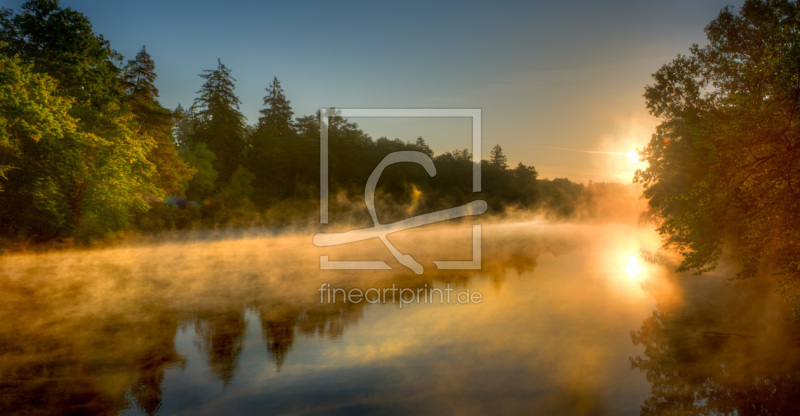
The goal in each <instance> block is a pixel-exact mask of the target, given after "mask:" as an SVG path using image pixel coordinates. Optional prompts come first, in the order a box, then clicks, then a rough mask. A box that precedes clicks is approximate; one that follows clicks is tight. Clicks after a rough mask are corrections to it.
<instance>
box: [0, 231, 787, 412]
mask: <svg viewBox="0 0 800 416" xmlns="http://www.w3.org/2000/svg"><path fill="white" fill-rule="evenodd" d="M457 233H458V232H456V231H450V230H435V231H430V232H427V234H425V233H417V234H416V235H415V234H413V233H409V234H410V235H409V236H408V237H406V239H405V240H404V239H399V238H398V239H396V241H395V239H394V238H393V242H395V244H396V245H397V246H398V247H399V248H400V249H401V250H403V251H406V252H412V251H414V249H416V250H417V251H416V252H426V253H427V252H431V253H432V252H436V253H437V255H440V254H441V252H442V250H443V249H444V250H445V251H446V250H451V251H452V253H451V254H452V255H451V258H452V257H453V256H455V257H458V256H459V255H461V254H463V253H464V250H468V247H466V246H464V247H461V246H459V245H457V244H450V243H448V241H449V240H448V239H446V238H444V237H442V236H443V235H444V236H447V237H452V236H454V235H455V234H457ZM420 241H424V242H425V243H420ZM443 247H444V248H443ZM657 247H658V243H657V239H655V237H654V236H653V235H652V233H649V232H646V231H642V230H639V229H634V228H628V227H621V226H620V227H610V226H609V227H589V226H584V227H578V226H575V227H571V226H541V225H530V224H512V225H504V226H493V227H486V228H485V231H484V242H483V248H484V254H483V259H484V264H483V270H482V271H481V272H448V273H445V272H436V271H426V273H425V274H424V275H422V276H416V275H413V274H411V275H409V274H407V273H404V272H403V271H400V270H398V271H395V272H366V271H365V272H332V271H325V272H320V271H319V270H318V267H317V265H318V256H319V255H320V252H319V251H318V250H317V249H316V248H314V247H313V246H311V244H310V239H309V237H308V236H299V237H279V238H276V237H270V238H239V239H231V240H220V241H205V242H182V243H181V242H179V243H170V244H161V245H153V246H141V247H125V248H113V249H106V250H94V251H85V252H65V253H64V252H62V253H53V254H47V255H17V256H6V257H2V258H0V262H2V269H0V293H2V303H1V304H0V322H2V324H0V413H2V414H19V415H23V414H25V415H28V414H34V415H35V414H76V415H78V414H131V415H134V414H220V413H223V414H226V413H227V414H270V413H284V414H370V413H384V414H409V413H414V414H437V415H438V414H487V413H491V414H545V415H553V414H570V415H572V414H577V415H605V414H609V415H611V414H614V415H616V414H639V413H640V412H641V413H643V414H782V413H783V414H795V413H797V409H798V407H797V405H796V403H797V393H798V386H800V384H798V380H797V377H798V375H797V374H798V373H797V370H798V369H799V368H800V366H799V365H798V359H799V356H798V348H797V340H796V339H795V338H794V336H793V334H794V333H795V332H796V327H795V326H793V324H788V323H785V322H783V321H782V315H781V312H780V308H777V307H775V305H774V304H773V303H774V302H778V300H777V299H779V298H778V297H776V296H774V295H773V294H772V293H771V292H769V291H764V290H762V289H754V288H749V289H748V291H747V293H750V294H751V296H749V297H743V296H741V294H742V293H745V291H744V290H740V289H741V288H737V287H735V286H733V285H724V284H723V283H722V282H721V280H720V279H710V280H704V281H702V282H703V283H700V282H701V281H700V280H691V279H690V277H686V276H674V275H672V274H671V273H669V272H667V271H666V270H668V268H669V267H671V265H669V264H667V263H669V262H664V263H665V264H664V267H662V266H661V265H659V264H656V263H651V264H648V265H647V266H646V268H647V270H646V271H645V272H644V274H643V275H642V276H640V277H639V278H638V279H633V280H632V279H630V277H628V275H626V274H625V273H624V272H621V271H620V269H621V268H623V267H624V266H625V263H626V261H627V259H628V257H629V256H630V255H636V254H639V253H640V250H655V249H656V248H657ZM379 248H380V247H379ZM384 251H385V250H376V249H375V248H374V247H372V246H370V245H368V244H364V245H363V246H356V247H355V252H349V254H350V255H352V256H353V258H366V257H370V258H372V257H375V256H377V257H379V258H380V257H381V256H383V257H384V258H386V257H387V253H385V252H384ZM342 255H343V254H342ZM387 262H388V263H390V264H391V261H390V256H389V257H388V258H387ZM423 264H426V265H429V264H430V263H429V262H427V261H423ZM695 279H696V278H695ZM323 283H331V284H333V285H336V286H340V287H347V288H350V287H358V288H367V287H378V288H385V287H389V286H391V285H393V284H394V285H397V286H398V287H407V288H421V287H425V286H427V287H444V286H445V285H447V284H450V285H451V286H453V287H455V288H456V289H457V290H463V289H466V288H469V289H470V290H473V291H476V290H477V291H480V292H481V293H482V294H483V298H484V300H483V302H481V303H480V304H477V305H460V304H456V305H447V304H445V305H441V304H420V305H408V306H406V307H404V308H403V309H399V308H398V306H397V305H392V304H384V305H380V304H379V305H370V304H367V303H360V304H341V303H339V304H328V303H325V304H322V303H320V301H319V292H318V288H319V287H320V285H321V284H323ZM654 310H655V312H653V311H654ZM637 328H638V329H637ZM632 330H633V332H632ZM631 340H633V342H631ZM636 370H639V371H636Z"/></svg>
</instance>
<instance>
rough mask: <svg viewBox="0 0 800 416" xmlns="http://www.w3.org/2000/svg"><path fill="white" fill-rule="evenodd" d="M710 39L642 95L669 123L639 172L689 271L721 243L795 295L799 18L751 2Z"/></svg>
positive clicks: (744, 269) (725, 17)
mask: <svg viewBox="0 0 800 416" xmlns="http://www.w3.org/2000/svg"><path fill="white" fill-rule="evenodd" d="M706 34H707V37H708V41H709V43H708V45H707V46H704V47H699V46H698V45H694V46H692V48H691V49H690V54H689V55H685V56H678V57H677V58H676V59H675V60H674V61H672V62H671V63H669V64H667V65H665V66H663V67H662V68H661V69H660V70H658V71H657V72H656V73H655V74H654V75H653V78H654V80H655V83H654V84H653V85H651V86H648V87H647V88H646V91H645V98H646V100H647V106H648V109H649V110H650V112H651V113H652V114H653V115H655V116H657V117H660V118H661V119H662V122H661V124H660V125H659V126H658V127H657V129H656V132H655V134H654V135H653V137H652V139H651V141H650V143H649V144H648V146H647V148H646V149H644V151H643V156H644V157H645V159H646V160H647V161H648V162H649V167H648V168H647V169H646V170H644V171H640V172H638V173H637V180H638V181H640V182H642V183H643V184H644V186H645V196H646V197H647V198H648V199H649V205H650V210H649V214H650V217H651V218H652V219H653V220H655V221H656V223H657V224H658V226H659V228H658V229H659V232H660V233H661V234H662V236H663V237H664V239H665V243H666V244H667V245H668V246H674V247H676V248H678V249H679V250H680V251H681V253H682V254H683V256H684V261H683V263H682V264H681V267H680V269H681V270H694V271H697V272H704V271H709V270H712V269H714V268H715V267H716V265H717V262H718V260H719V258H720V255H721V254H722V249H723V243H724V244H725V245H726V247H729V248H730V249H731V251H732V252H733V253H734V254H735V257H736V258H737V259H739V260H740V261H741V268H740V270H739V273H738V275H737V276H738V277H741V278H746V277H752V276H755V275H756V274H758V273H759V272H779V273H782V274H784V275H785V276H787V277H789V278H790V279H788V280H786V283H787V284H788V286H787V287H786V288H787V289H791V288H792V287H795V288H796V287H797V283H796V282H797V281H798V278H800V246H799V244H800V238H798V237H800V236H799V235H798V232H800V231H798V230H800V215H798V213H799V212H800V172H799V171H798V146H799V143H798V116H800V114H799V113H800V112H798V111H797V110H798V105H799V104H800V102H799V101H798V100H799V99H800V9H799V8H798V5H797V3H795V2H791V1H783V0H768V1H761V0H748V1H746V2H745V4H744V5H743V6H742V8H741V10H739V11H738V12H735V11H734V10H732V9H730V8H726V9H724V10H722V12H721V13H720V14H719V16H718V17H717V18H716V19H715V20H714V21H712V22H711V23H710V24H709V25H708V26H707V27H706ZM772 265H774V266H775V267H774V268H771V269H770V267H769V266H772ZM765 266H767V267H765ZM767 269H770V270H767ZM790 292H791V290H790ZM790 295H791V293H790ZM792 296H796V295H792ZM797 317H800V315H796V316H795V318H797Z"/></svg>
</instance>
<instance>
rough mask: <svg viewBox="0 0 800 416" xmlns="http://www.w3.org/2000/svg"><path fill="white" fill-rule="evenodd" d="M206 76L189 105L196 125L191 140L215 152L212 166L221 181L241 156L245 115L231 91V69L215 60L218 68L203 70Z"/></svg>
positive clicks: (232, 87) (232, 171)
mask: <svg viewBox="0 0 800 416" xmlns="http://www.w3.org/2000/svg"><path fill="white" fill-rule="evenodd" d="M200 77H201V78H203V79H205V80H206V82H205V83H204V84H203V86H202V88H200V91H198V92H197V93H198V94H200V96H199V97H198V98H196V99H195V101H194V105H192V111H195V112H196V113H197V118H198V120H197V121H198V125H197V129H196V130H195V132H194V134H193V135H192V138H191V141H192V142H194V143H205V144H206V145H207V146H208V148H209V150H211V151H212V152H213V153H214V155H215V156H216V160H215V161H214V169H215V170H216V171H217V172H219V178H220V181H222V182H227V181H228V180H229V179H230V178H231V176H232V175H233V173H234V172H235V171H236V169H237V168H238V167H239V164H240V162H241V160H242V152H243V151H244V148H245V142H244V116H243V115H242V113H241V112H240V111H239V104H240V101H239V98H238V97H237V96H236V94H234V92H233V90H234V82H236V80H235V79H233V77H231V70H230V69H228V68H227V67H226V66H225V65H223V64H222V61H221V60H219V59H218V60H217V68H216V69H209V70H205V71H203V73H202V74H200Z"/></svg>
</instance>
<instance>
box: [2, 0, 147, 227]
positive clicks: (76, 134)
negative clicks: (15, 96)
mask: <svg viewBox="0 0 800 416" xmlns="http://www.w3.org/2000/svg"><path fill="white" fill-rule="evenodd" d="M0 36H2V41H4V42H7V44H2V45H0V53H2V54H3V55H4V56H6V57H9V58H11V59H12V60H14V59H19V60H20V61H21V62H23V63H25V64H26V65H28V66H27V68H28V69H25V70H22V72H23V73H24V72H25V71H30V72H34V73H38V74H46V75H48V76H49V77H51V78H52V79H54V80H55V82H56V83H57V88H55V89H52V90H50V89H49V88H50V87H44V88H45V90H46V91H49V93H52V94H58V95H60V96H62V97H64V98H65V99H67V100H68V101H69V102H71V103H72V105H71V106H68V107H67V109H66V111H67V113H68V115H69V116H70V117H71V118H72V120H73V121H74V122H75V129H74V131H72V130H63V129H60V127H58V125H59V124H62V123H61V121H63V120H66V119H63V120H61V121H59V120H52V119H44V120H42V122H41V123H40V124H38V125H37V126H36V129H37V130H41V131H47V129H48V127H47V125H48V124H50V123H54V125H55V126H56V127H54V128H55V129H56V130H54V131H58V132H59V134H53V135H51V136H49V139H48V140H36V136H34V137H33V139H34V140H31V141H25V140H22V141H20V143H26V144H25V146H23V147H21V148H20V150H21V154H20V156H19V161H20V163H22V166H21V167H20V169H18V170H15V171H14V173H13V175H12V174H11V172H7V175H6V176H7V179H8V181H7V182H6V183H5V187H6V189H7V190H8V193H7V194H6V195H5V196H4V197H5V198H9V199H8V200H7V201H10V203H9V205H6V206H5V207H6V209H8V211H9V216H8V217H5V218H8V219H9V220H10V221H12V222H14V225H13V226H12V228H14V229H13V230H9V232H10V233H11V234H17V235H18V234H23V235H24V234H31V235H32V236H34V237H36V238H40V239H48V238H54V237H68V236H78V237H80V238H84V239H85V238H90V237H92V236H94V235H97V234H102V233H106V232H109V231H113V230H117V229H120V228H124V227H127V226H128V225H129V223H130V220H131V219H132V215H133V214H134V213H135V212H138V211H143V210H146V209H147V204H146V203H145V201H144V199H143V196H145V195H149V196H151V197H155V198H158V197H159V196H160V195H161V191H160V190H159V189H158V188H156V187H154V186H153V185H152V182H151V180H150V178H151V177H152V176H153V174H154V170H153V165H152V163H150V162H149V161H148V160H146V158H145V155H146V154H147V153H148V152H149V151H150V149H151V148H152V147H153V145H154V142H153V140H152V138H150V137H148V136H147V135H138V134H137V129H136V122H135V120H134V117H133V115H132V114H131V112H130V110H129V109H128V108H127V106H126V105H125V103H124V102H123V96H124V93H123V90H122V81H123V80H122V77H121V76H120V70H119V68H118V67H117V63H118V62H119V60H120V56H119V54H117V53H116V52H115V51H113V50H112V49H111V48H110V46H109V45H108V42H107V41H105V39H103V37H102V36H101V35H98V34H96V33H94V31H93V30H92V26H91V23H90V22H89V20H88V19H87V18H86V17H85V16H84V15H83V14H81V13H78V12H76V11H73V10H71V9H62V8H60V7H59V5H58V2H57V1H54V0H30V1H28V2H26V3H25V4H24V5H23V6H22V9H21V11H20V12H19V13H17V14H14V13H13V12H11V11H10V10H7V9H3V10H2V12H1V13H0ZM31 88H32V89H31V92H37V91H40V90H37V89H36V87H35V86H34V87H31ZM36 100H39V99H36ZM15 111H16V109H15ZM37 111H38V110H37ZM46 111H47V110H45V112H46ZM13 117H15V116H14V115H12V118H13ZM37 201H39V202H37ZM45 214H46V215H45Z"/></svg>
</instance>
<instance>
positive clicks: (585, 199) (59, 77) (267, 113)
mask: <svg viewBox="0 0 800 416" xmlns="http://www.w3.org/2000/svg"><path fill="white" fill-rule="evenodd" d="M0 63H1V64H2V65H0V68H1V69H0V79H2V81H3V82H2V87H0V217H1V218H3V223H2V224H0V250H3V251H19V250H22V249H27V250H30V249H35V248H36V247H41V248H43V249H45V250H49V249H53V248H55V249H58V248H73V247H81V246H86V247H91V246H96V245H102V244H104V243H111V242H114V241H118V240H126V239H131V238H135V237H136V235H138V234H141V235H142V236H143V237H146V236H148V235H153V234H155V233H159V232H163V231H167V230H215V229H221V228H222V229H229V228H230V229H238V228H250V227H267V228H281V229H283V228H287V227H288V228H292V227H297V226H306V225H307V224H311V223H312V222H313V221H312V220H313V219H314V218H315V216H316V215H318V214H317V213H318V207H319V140H320V139H319V116H320V114H315V115H308V116H301V117H295V114H294V112H293V110H292V107H291V103H290V101H289V100H288V99H287V98H286V94H285V93H284V90H283V88H282V87H281V84H280V81H279V80H278V78H277V77H275V78H273V79H272V80H271V82H270V83H269V85H268V86H267V87H266V95H265V96H264V105H263V109H262V110H261V111H260V114H261V116H260V117H259V119H258V120H257V121H256V122H255V123H254V124H247V121H246V120H245V117H244V116H243V115H242V113H241V112H240V111H239V104H240V101H239V98H238V97H237V95H236V93H235V82H236V80H235V79H234V78H233V76H232V70H231V69H230V68H228V67H226V66H225V65H224V64H223V63H222V61H220V60H217V66H216V67H215V68H214V69H208V70H205V71H203V72H202V73H200V74H199V77H200V78H201V79H200V80H198V84H200V83H201V82H202V85H201V87H200V89H199V90H198V91H197V98H196V99H195V100H194V102H193V103H192V104H191V106H189V107H188V108H184V107H183V106H181V105H178V107H177V108H176V109H174V110H169V109H166V108H164V107H163V106H162V105H161V104H160V103H159V101H158V96H159V92H158V89H157V88H156V87H155V80H156V78H157V74H156V64H155V62H154V61H153V60H152V58H151V57H150V55H149V53H148V52H147V49H146V47H142V48H141V50H140V51H139V52H138V53H137V54H136V56H135V57H134V58H133V59H130V60H127V61H126V60H125V59H124V58H123V57H122V56H121V55H120V54H119V53H118V52H116V51H115V50H114V49H113V48H112V46H111V45H110V43H109V42H108V41H107V40H105V39H104V38H103V36H102V35H101V34H98V33H95V32H94V31H93V29H92V25H91V23H90V22H89V20H88V19H87V18H86V16H84V15H83V14H81V13H80V12H78V11H75V10H72V9H70V8H62V7H60V5H59V3H58V2H57V1H55V0H31V1H28V2H26V3H25V4H24V5H23V6H22V7H21V9H20V10H19V11H13V10H9V9H2V12H0ZM327 115H328V116H329V123H330V125H329V140H330V144H331V151H330V157H329V165H330V177H331V184H330V186H331V190H332V192H333V194H332V198H331V207H330V211H331V215H332V216H333V217H339V218H345V219H346V221H347V222H348V223H355V224H359V223H361V222H363V221H364V220H363V219H366V218H369V217H368V216H367V215H366V209H365V208H364V207H363V186H364V184H365V183H366V179H367V177H368V176H369V174H370V173H371V171H372V168H373V167H374V166H375V165H376V164H377V163H378V162H379V161H380V160H381V159H382V158H383V157H384V156H386V155H388V154H389V153H392V152H396V151H402V150H406V151H408V150H412V151H418V152H422V153H425V154H426V155H428V156H429V157H431V158H432V159H433V161H434V163H435V166H436V168H437V175H436V176H435V177H433V178H431V177H428V176H427V174H426V172H425V171H424V170H423V169H421V168H420V167H418V166H411V165H408V164H404V165H399V166H391V167H389V168H388V169H387V170H386V172H385V173H384V175H382V177H381V183H380V185H379V187H378V195H377V203H376V206H377V210H378V212H379V213H380V214H379V215H381V221H384V222H387V221H393V220H396V219H399V218H406V217H409V216H413V215H418V214H420V213H425V212H432V211H437V210H441V209H447V208H451V207H453V206H457V205H460V204H464V203H467V202H470V201H472V200H474V199H483V200H485V201H487V203H488V204H489V213H490V214H491V215H493V216H502V215H506V214H508V213H510V212H519V211H531V212H545V213H547V214H546V216H547V217H548V218H557V219H583V218H594V217H597V216H609V215H610V216H618V215H619V213H618V212H617V211H618V210H617V209H615V208H614V207H613V206H611V205H609V204H605V205H604V204H603V203H600V200H603V201H614V200H616V201H617V203H619V202H620V199H622V198H624V199H628V198H629V197H630V194H631V192H635V191H633V190H634V189H638V188H637V187H636V186H634V185H623V184H617V183H591V182H590V183H589V184H588V185H584V184H579V183H574V182H571V181H569V180H568V179H564V178H558V179H552V180H549V179H541V178H539V177H538V172H537V171H536V169H535V168H534V167H533V166H528V165H525V164H522V163H519V164H518V165H517V166H514V167H512V166H508V163H507V160H508V158H507V156H506V155H505V154H504V153H503V149H502V147H500V145H496V146H495V147H494V148H493V149H492V151H491V153H490V157H489V158H488V159H487V160H483V161H481V165H482V166H481V170H482V177H483V183H484V192H482V193H480V194H473V193H472V192H471V182H470V181H471V173H472V154H471V153H470V152H469V150H467V149H456V150H454V151H451V152H445V153H441V154H434V152H433V150H432V149H431V148H430V147H429V146H428V144H427V143H426V141H425V139H424V138H422V137H418V138H416V139H415V140H414V141H413V142H412V141H403V140H400V139H389V138H386V137H381V138H378V139H373V138H372V137H370V136H369V135H368V134H366V133H364V132H363V131H362V130H361V129H360V128H359V127H358V125H357V124H355V123H352V122H349V121H348V120H346V119H344V118H342V117H339V116H338V115H337V112H336V110H335V109H330V110H329V111H328V114H327ZM627 214H630V215H633V216H636V215H637V213H631V212H628V213H627Z"/></svg>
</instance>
